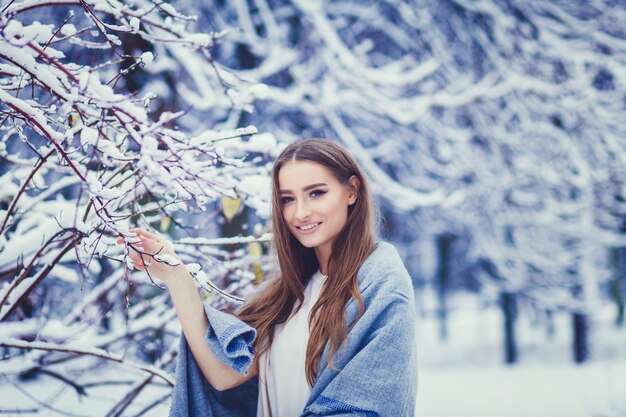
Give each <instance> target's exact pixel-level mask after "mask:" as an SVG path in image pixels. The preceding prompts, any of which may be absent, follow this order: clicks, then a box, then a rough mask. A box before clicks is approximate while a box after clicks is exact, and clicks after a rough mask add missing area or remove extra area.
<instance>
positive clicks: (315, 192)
mask: <svg viewBox="0 0 626 417" xmlns="http://www.w3.org/2000/svg"><path fill="white" fill-rule="evenodd" d="M324 194H326V191H322V190H313V191H311V196H312V197H321V196H323V195H324Z"/></svg>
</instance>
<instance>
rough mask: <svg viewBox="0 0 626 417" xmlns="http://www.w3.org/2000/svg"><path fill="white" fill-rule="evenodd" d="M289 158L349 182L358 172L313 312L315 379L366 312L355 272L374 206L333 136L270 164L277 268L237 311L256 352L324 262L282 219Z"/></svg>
mask: <svg viewBox="0 0 626 417" xmlns="http://www.w3.org/2000/svg"><path fill="white" fill-rule="evenodd" d="M289 161H311V162H316V163H318V164H320V165H323V166H324V167H326V168H328V169H329V170H330V171H331V172H332V173H333V175H334V176H335V178H337V180H338V181H339V182H340V183H341V184H343V185H346V186H349V185H350V182H349V179H350V178H351V177H352V176H353V175H354V176H356V177H357V178H358V180H359V187H358V195H357V199H356V201H355V202H354V204H351V205H349V206H348V218H347V220H346V224H345V226H344V227H343V229H342V230H341V232H340V233H339V235H338V236H337V237H336V239H335V240H334V242H333V244H332V250H331V255H330V259H329V261H328V270H327V271H326V272H327V274H328V278H327V279H326V281H325V283H324V286H323V288H322V291H321V293H320V296H319V298H318V300H317V302H316V303H315V305H314V306H313V308H312V310H311V313H310V316H309V329H310V336H309V342H308V345H307V350H306V363H305V370H306V378H307V382H308V383H309V385H310V386H313V385H314V384H315V378H316V376H317V371H318V369H319V364H320V363H319V362H320V358H321V356H322V353H323V352H324V347H325V345H326V343H327V342H330V347H329V352H328V364H329V365H330V366H333V361H332V358H333V357H334V355H335V353H337V352H338V350H339V349H340V347H341V345H342V343H343V342H344V341H345V339H346V337H347V334H348V332H349V331H350V329H351V328H352V326H354V324H355V323H356V321H358V320H359V318H360V317H361V316H362V315H363V312H364V310H365V305H364V302H363V298H362V297H361V294H360V292H359V283H358V280H357V272H358V270H359V268H360V267H361V265H362V264H363V262H364V261H365V259H366V258H367V257H368V256H369V255H370V254H371V253H372V251H373V250H374V246H375V233H376V227H377V220H378V219H377V217H376V210H375V207H374V202H373V199H372V197H371V194H370V191H369V188H368V185H367V181H366V178H365V175H364V174H363V172H362V170H361V168H360V167H359V166H358V164H357V163H356V161H355V160H354V158H353V157H352V156H351V155H350V154H349V153H348V152H347V151H346V150H345V149H344V148H343V147H341V146H340V145H338V144H337V143H335V142H332V141H330V140H324V139H307V140H300V141H297V142H294V143H292V144H290V145H289V146H287V147H286V148H285V149H284V150H283V151H282V152H281V154H280V155H279V156H278V158H277V159H276V161H275V163H274V166H273V168H272V218H271V228H272V232H273V235H274V236H273V242H272V243H271V244H270V252H271V254H272V255H273V257H274V259H277V260H278V267H279V271H278V272H277V274H276V275H277V277H276V279H272V280H271V281H270V282H269V283H268V284H267V287H265V288H264V289H263V290H262V291H260V292H259V293H258V294H257V295H256V296H255V297H253V298H252V299H251V300H249V301H248V302H247V303H246V304H244V306H243V307H242V308H241V309H240V310H239V311H238V312H237V316H238V317H239V318H240V319H241V320H243V321H245V322H246V323H248V324H250V325H251V326H252V327H254V328H255V329H256V330H257V339H256V342H255V351H256V355H257V357H259V356H260V355H261V354H262V353H264V352H266V351H267V350H268V349H269V347H270V346H271V344H272V340H273V339H274V326H276V325H277V324H280V323H284V322H285V321H287V319H288V318H289V316H290V315H291V313H292V310H293V306H294V304H295V301H296V300H299V301H300V303H299V306H298V309H299V308H300V306H301V305H302V302H303V300H304V288H305V287H306V284H307V283H308V281H309V280H310V279H311V276H312V275H313V274H314V273H315V272H316V271H317V269H318V268H319V267H320V265H319V262H318V260H317V257H316V256H315V251H314V249H313V248H307V247H305V246H303V245H302V244H301V243H300V242H299V241H298V240H297V239H296V238H295V237H294V236H293V235H292V234H291V232H290V231H289V228H288V226H287V225H286V224H285V221H284V220H283V214H282V204H281V199H280V197H281V196H280V193H279V184H278V173H279V171H280V169H281V167H282V166H283V165H284V164H285V163H287V162H289ZM350 297H354V298H355V299H356V300H357V302H358V305H359V311H358V315H357V317H356V319H355V320H354V321H353V322H352V323H350V324H349V325H348V326H346V304H347V302H348V301H349V300H350Z"/></svg>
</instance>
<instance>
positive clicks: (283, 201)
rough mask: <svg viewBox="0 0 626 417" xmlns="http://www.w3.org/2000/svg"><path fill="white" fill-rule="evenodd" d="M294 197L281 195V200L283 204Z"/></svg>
mask: <svg viewBox="0 0 626 417" xmlns="http://www.w3.org/2000/svg"><path fill="white" fill-rule="evenodd" d="M291 200H293V198H291V197H281V199H280V202H281V203H283V204H286V203H289V202H290V201H291Z"/></svg>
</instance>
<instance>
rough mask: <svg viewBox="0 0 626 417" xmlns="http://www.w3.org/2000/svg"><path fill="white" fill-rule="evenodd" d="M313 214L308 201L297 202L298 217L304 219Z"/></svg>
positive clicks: (299, 219) (300, 219)
mask: <svg viewBox="0 0 626 417" xmlns="http://www.w3.org/2000/svg"><path fill="white" fill-rule="evenodd" d="M310 215H311V208H310V207H309V205H308V204H307V203H306V202H302V201H298V202H296V219H297V220H298V221H302V220H305V219H307V218H308V217H309V216H310Z"/></svg>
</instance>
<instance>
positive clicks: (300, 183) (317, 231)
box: [278, 160, 358, 263]
mask: <svg viewBox="0 0 626 417" xmlns="http://www.w3.org/2000/svg"><path fill="white" fill-rule="evenodd" d="M350 184H352V187H349V186H347V185H342V184H341V183H340V182H339V181H338V180H337V179H336V178H335V176H334V175H333V174H332V172H331V171H330V170H329V169H328V168H326V167H325V166H323V165H320V164H318V163H316V162H311V161H293V160H292V161H289V162H287V163H286V164H284V165H283V166H282V167H281V169H280V171H279V172H278V187H279V195H280V201H281V205H282V207H281V209H282V214H283V219H284V220H285V223H286V224H287V226H288V227H289V230H290V231H291V233H292V234H293V236H294V237H295V238H296V239H298V241H299V242H300V243H302V245H303V246H305V247H307V248H315V251H316V254H317V256H318V258H320V255H322V259H323V260H324V261H326V260H327V259H328V255H329V254H330V249H331V247H332V243H333V242H334V240H335V238H336V237H337V235H339V233H340V232H341V229H342V228H343V226H344V225H345V224H346V220H347V218H348V206H349V205H352V204H354V202H355V201H356V198H357V191H356V190H357V189H358V179H357V177H356V176H353V177H352V178H351V181H350ZM322 259H320V263H321V262H322Z"/></svg>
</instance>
